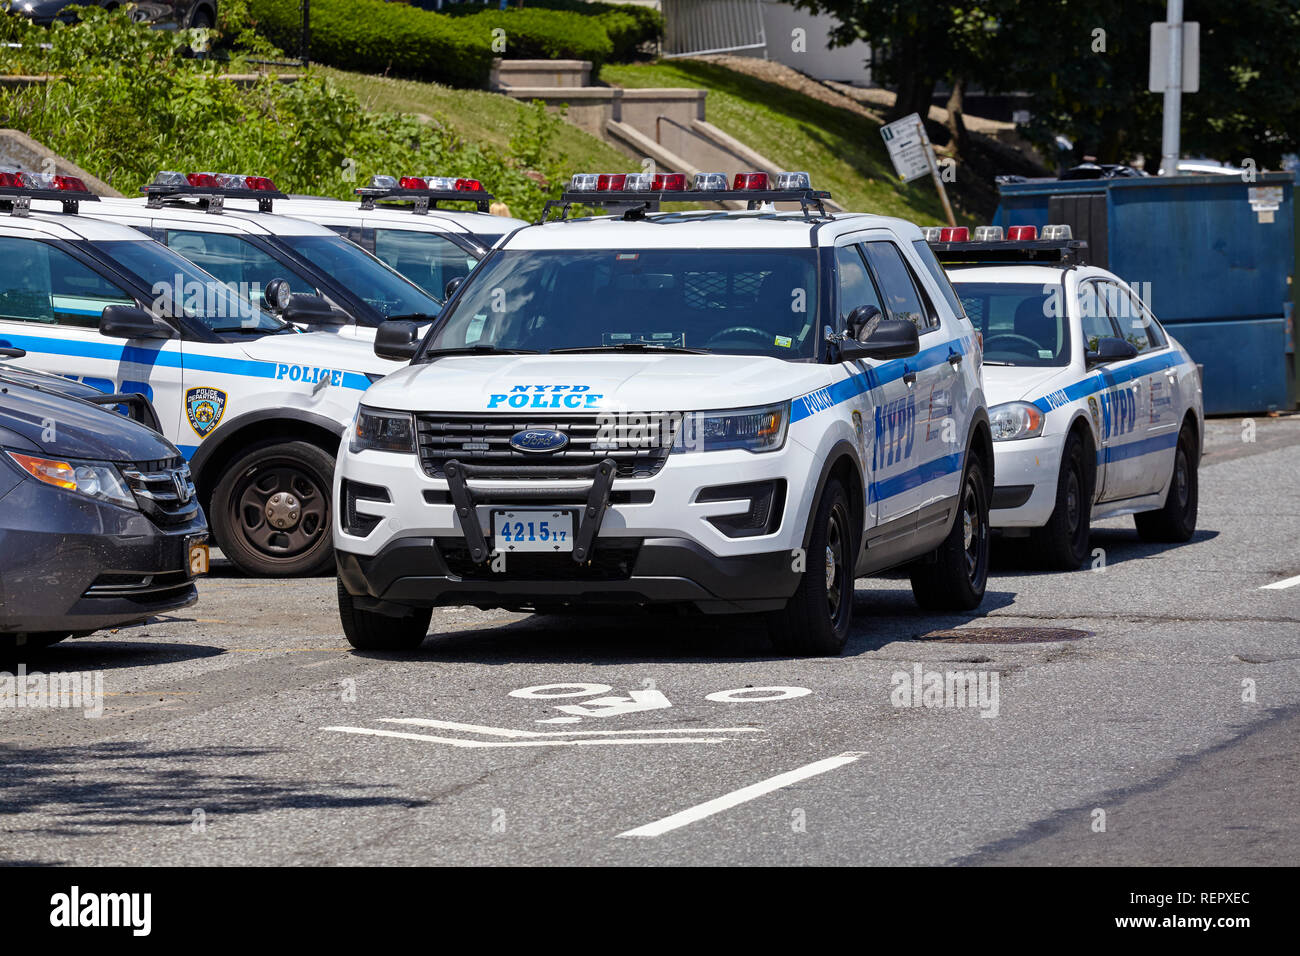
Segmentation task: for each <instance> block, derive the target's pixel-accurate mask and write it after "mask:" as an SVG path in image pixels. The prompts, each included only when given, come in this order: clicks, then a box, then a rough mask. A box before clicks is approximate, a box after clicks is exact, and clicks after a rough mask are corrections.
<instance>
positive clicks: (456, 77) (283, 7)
mask: <svg viewBox="0 0 1300 956" xmlns="http://www.w3.org/2000/svg"><path fill="white" fill-rule="evenodd" d="M249 9H250V11H251V14H252V16H253V18H254V20H255V22H256V29H257V32H258V33H260V34H261V35H262V36H264V37H266V38H267V39H268V40H270V41H271V42H272V43H274V44H275V45H276V46H279V47H281V48H282V49H284V50H287V51H289V52H290V53H296V52H297V51H298V47H299V43H300V37H301V33H302V10H301V3H300V0H250V3H249ZM309 53H310V55H311V58H312V59H313V60H316V61H318V62H320V63H328V64H329V65H330V66H336V67H339V68H341V69H345V70H359V71H363V72H366V73H390V74H396V75H399V76H407V77H412V78H415V79H423V80H435V81H437V82H439V83H446V84H448V85H449V86H461V87H480V88H481V87H484V86H486V85H487V80H488V76H489V74H490V73H491V70H492V60H493V58H494V57H495V56H496V54H494V53H493V52H492V36H491V33H490V32H489V31H483V30H479V29H475V28H473V27H470V26H467V25H466V24H465V23H464V21H462V20H458V19H457V18H454V17H445V16H440V15H438V14H436V13H428V12H426V11H424V10H420V9H418V8H416V7H408V6H406V5H405V4H400V3H387V2H385V0H315V2H313V3H312V5H311V48H310V50H309Z"/></svg>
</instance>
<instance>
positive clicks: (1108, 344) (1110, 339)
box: [1083, 335, 1138, 365]
mask: <svg viewBox="0 0 1300 956" xmlns="http://www.w3.org/2000/svg"><path fill="white" fill-rule="evenodd" d="M1137 356H1138V350H1137V346H1136V345H1134V344H1133V343H1132V342H1130V341H1128V340H1127V339H1120V338H1116V337H1115V336H1113V335H1106V336H1103V337H1102V338H1099V339H1098V340H1097V350H1096V351H1095V352H1094V351H1092V350H1089V351H1087V352H1084V353H1083V361H1084V364H1085V365H1102V364H1104V363H1106V362H1126V361H1128V360H1129V359H1131V358H1137Z"/></svg>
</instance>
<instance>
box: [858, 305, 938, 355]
mask: <svg viewBox="0 0 1300 956" xmlns="http://www.w3.org/2000/svg"><path fill="white" fill-rule="evenodd" d="M855 311H856V310H855ZM919 351H921V337H920V336H919V335H918V334H917V331H916V326H915V325H913V324H912V322H911V321H910V320H908V319H881V320H880V322H879V324H877V325H876V327H875V328H874V329H872V330H871V331H870V332H869V333H868V334H867V337H866V340H865V341H862V342H859V341H858V340H857V339H845V340H844V341H843V342H841V343H840V357H841V359H842V360H844V361H846V362H852V361H856V360H858V359H898V358H909V357H911V356H913V355H915V354H916V353H917V352H919Z"/></svg>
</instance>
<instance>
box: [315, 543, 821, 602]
mask: <svg viewBox="0 0 1300 956" xmlns="http://www.w3.org/2000/svg"><path fill="white" fill-rule="evenodd" d="M335 556H336V559H337V563H338V573H339V580H340V581H342V582H343V586H344V587H345V588H346V589H347V591H348V593H349V594H351V595H352V596H353V598H354V599H357V604H358V606H360V607H362V608H365V609H368V610H377V611H381V612H383V611H385V610H390V609H394V607H396V608H405V607H438V606H443V605H469V606H472V607H480V608H497V607H505V608H522V607H537V606H547V607H555V606H560V605H569V606H576V605H584V606H585V605H600V604H607V605H622V606H628V605H651V604H678V605H681V604H685V605H694V606H695V607H696V608H697V609H698V610H701V611H703V612H705V613H710V614H725V613H735V612H753V611H771V610H777V609H779V608H781V607H784V606H785V603H786V601H787V600H788V599H789V598H790V596H791V595H792V594H794V591H795V588H796V587H797V586H798V584H799V578H800V576H801V575H800V573H799V572H798V571H796V570H795V561H794V560H793V558H792V557H791V555H790V552H789V551H784V550H783V551H775V552H761V553H753V554H747V555H737V556H732V557H719V556H717V555H714V554H711V553H710V552H709V551H707V550H706V549H705V548H703V547H701V546H700V545H699V544H697V543H696V542H693V541H690V540H688V539H685V538H667V537H664V538H621V537H620V538H615V537H601V538H598V539H597V542H596V545H595V547H594V548H593V551H592V557H591V560H590V561H589V562H587V563H585V564H578V563H576V562H574V561H573V560H572V559H571V558H570V556H569V555H568V554H560V555H549V554H538V555H530V556H514V557H511V558H510V561H509V563H508V570H507V571H506V572H503V573H496V572H494V571H493V570H492V567H491V564H490V563H483V564H476V563H474V562H473V561H472V560H471V558H470V556H469V549H468V548H467V546H466V543H465V540H464V539H463V538H432V537H403V538H398V539H396V540H394V541H392V542H390V543H389V544H388V545H387V546H385V547H384V548H383V549H382V550H380V551H379V552H378V553H377V554H374V555H361V554H354V553H351V552H347V551H339V550H336V551H335ZM525 557H527V558H528V559H529V560H524V559H525ZM394 613H396V611H394Z"/></svg>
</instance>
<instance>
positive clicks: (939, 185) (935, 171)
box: [916, 120, 957, 226]
mask: <svg viewBox="0 0 1300 956" xmlns="http://www.w3.org/2000/svg"><path fill="white" fill-rule="evenodd" d="M916 131H917V133H918V134H919V135H920V137H921V143H922V144H923V145H924V146H925V161H926V162H927V163H928V164H929V166H930V178H931V179H933V180H934V188H935V191H936V192H937V193H938V194H939V202H941V203H943V213H944V215H945V216H947V217H948V225H950V226H955V225H957V219H956V217H955V216H953V214H952V204H951V203H950V202H948V190H947V189H945V188H944V185H943V176H941V175H940V174H939V164H938V163H937V162H935V159H934V148H933V147H932V146H931V145H930V137H929V136H927V135H926V132H925V121H924V120H922V121H921V122H919V123H917V124H916Z"/></svg>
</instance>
